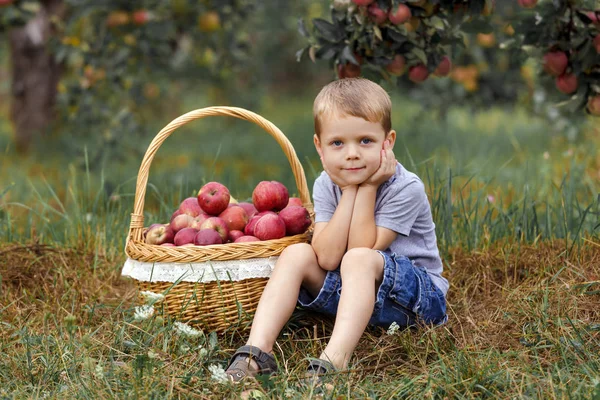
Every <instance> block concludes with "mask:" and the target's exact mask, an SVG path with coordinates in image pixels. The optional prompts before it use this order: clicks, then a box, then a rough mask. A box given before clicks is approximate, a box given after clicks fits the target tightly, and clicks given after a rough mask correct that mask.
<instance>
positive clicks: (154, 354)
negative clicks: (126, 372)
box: [148, 350, 158, 360]
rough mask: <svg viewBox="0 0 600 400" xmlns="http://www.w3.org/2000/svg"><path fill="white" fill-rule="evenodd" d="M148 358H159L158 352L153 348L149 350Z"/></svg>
mask: <svg viewBox="0 0 600 400" xmlns="http://www.w3.org/2000/svg"><path fill="white" fill-rule="evenodd" d="M148 358H149V359H151V360H153V359H155V358H158V353H155V352H153V351H152V350H148Z"/></svg>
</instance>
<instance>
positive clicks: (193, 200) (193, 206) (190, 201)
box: [179, 197, 204, 217]
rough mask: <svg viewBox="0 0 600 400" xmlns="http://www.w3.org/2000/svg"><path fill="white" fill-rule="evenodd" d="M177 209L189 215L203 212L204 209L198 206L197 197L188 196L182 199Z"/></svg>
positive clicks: (195, 215)
mask: <svg viewBox="0 0 600 400" xmlns="http://www.w3.org/2000/svg"><path fill="white" fill-rule="evenodd" d="M179 211H181V213H182V214H187V215H191V216H192V217H197V216H198V215H200V214H204V211H202V208H200V204H198V198H197V197H188V198H187V199H185V200H183V201H182V202H181V204H180V205H179Z"/></svg>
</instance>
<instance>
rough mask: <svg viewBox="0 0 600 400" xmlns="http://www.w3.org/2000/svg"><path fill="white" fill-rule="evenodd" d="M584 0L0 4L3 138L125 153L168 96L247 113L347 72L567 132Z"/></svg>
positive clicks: (588, 100) (582, 86)
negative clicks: (535, 117) (546, 121)
mask: <svg viewBox="0 0 600 400" xmlns="http://www.w3.org/2000/svg"><path fill="white" fill-rule="evenodd" d="M598 3H599V2H598V1H596V0H540V1H539V2H538V1H536V0H507V1H501V2H496V1H494V0H352V1H351V0H334V1H328V0H322V1H316V0H304V1H295V2H288V1H284V0H268V1H260V2H259V1H255V0H223V1H221V0H219V1H217V0H132V1H128V0H110V1H104V2H97V1H93V0H42V1H33V0H1V1H0V41H1V42H2V44H1V45H0V46H2V47H0V49H3V55H2V59H3V60H4V61H5V62H6V64H7V65H8V66H9V71H10V73H11V75H10V77H8V76H6V78H4V80H7V79H8V80H10V96H9V97H10V99H7V100H9V101H10V104H11V113H10V115H11V120H12V126H13V130H14V143H15V146H16V148H17V149H18V150H19V151H21V152H26V151H27V150H28V149H30V148H31V147H32V146H34V145H36V144H37V145H38V146H39V144H40V143H42V146H46V144H47V143H48V140H51V141H52V142H53V143H58V145H59V146H60V148H61V150H62V151H64V152H66V153H73V154H78V155H81V153H82V151H83V150H82V149H83V148H84V147H85V148H86V149H87V151H89V152H90V155H89V156H90V157H91V160H92V161H93V162H92V163H91V164H92V165H94V164H97V161H100V160H102V159H103V158H104V159H105V158H106V157H109V154H110V157H111V158H112V159H113V160H118V157H119V156H123V155H124V154H128V153H129V152H131V151H134V152H139V151H140V150H139V148H138V147H139V146H137V145H135V144H136V141H137V140H136V137H139V135H144V134H145V132H146V130H147V126H146V124H147V121H148V120H149V119H151V118H152V117H153V116H155V115H158V113H162V114H161V115H165V118H163V120H164V121H168V120H169V119H170V118H171V117H176V116H177V115H178V114H177V113H178V112H179V111H180V110H176V105H177V104H178V102H179V101H180V99H181V96H182V93H183V92H187V91H190V90H195V91H203V92H204V95H205V96H207V97H208V98H209V100H210V103H211V104H214V105H217V104H230V105H237V106H242V107H248V108H251V109H256V108H257V107H258V106H259V105H260V104H261V102H264V101H272V98H268V96H266V94H267V93H271V94H272V93H278V94H280V95H281V97H284V96H295V95H301V94H303V92H305V91H306V90H307V85H306V84H305V83H306V82H307V81H310V82H317V83H319V84H320V83H322V84H325V83H326V82H328V81H329V80H331V79H333V78H335V77H336V76H337V77H343V76H357V75H363V76H365V77H368V78H370V79H374V80H376V81H380V82H383V84H384V85H388V86H387V87H390V88H393V87H396V88H398V90H399V91H401V92H403V93H406V94H408V95H409V96H410V97H411V98H412V99H413V100H414V101H416V102H418V103H419V104H421V105H422V107H423V109H424V110H426V112H427V113H428V114H430V113H431V112H432V111H435V112H436V113H438V114H439V115H441V116H442V117H443V116H444V115H446V114H447V111H448V108H449V107H450V106H451V105H452V106H456V105H462V106H465V107H469V108H473V109H480V108H486V107H489V106H491V105H495V106H498V105H500V106H502V105H506V106H508V107H514V106H518V107H525V108H527V109H529V110H530V111H532V112H535V113H538V114H540V115H542V116H543V117H544V118H550V119H553V120H555V121H556V123H555V124H554V126H555V127H556V129H557V130H560V131H561V132H563V133H565V132H566V133H568V134H571V135H576V131H577V123H578V122H577V121H579V120H580V118H572V116H573V115H583V114H584V113H591V114H594V115H598V114H600V104H599V103H600V39H599V38H600V32H599V27H600V25H599V22H598V21H599V20H600V18H599V17H600V5H599V4H598ZM299 21H300V22H299ZM298 31H299V33H298ZM4 50H7V51H4ZM309 60H312V61H314V62H311V61H309ZM298 61H300V62H299V63H298ZM4 85H6V83H4ZM307 112H308V111H307ZM569 132H570V133H569Z"/></svg>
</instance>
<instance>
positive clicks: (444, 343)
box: [0, 240, 600, 398]
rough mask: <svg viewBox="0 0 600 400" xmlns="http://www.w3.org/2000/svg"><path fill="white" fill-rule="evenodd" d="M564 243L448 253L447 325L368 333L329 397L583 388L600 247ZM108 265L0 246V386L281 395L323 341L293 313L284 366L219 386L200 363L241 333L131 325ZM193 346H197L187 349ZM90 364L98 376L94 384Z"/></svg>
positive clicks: (319, 323) (325, 323) (592, 338)
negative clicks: (189, 334) (275, 373)
mask: <svg viewBox="0 0 600 400" xmlns="http://www.w3.org/2000/svg"><path fill="white" fill-rule="evenodd" d="M566 248H567V247H566V246H565V242H564V241H554V242H541V243H538V244H536V245H524V244H520V243H503V244H497V245H495V246H492V247H490V248H488V249H486V251H480V252H470V253H468V252H465V251H464V250H461V249H455V250H453V251H451V252H450V253H449V254H448V255H447V256H446V259H447V260H448V266H447V270H446V273H445V275H446V277H448V279H449V281H450V282H451V289H450V292H449V298H448V300H449V316H450V320H449V322H448V324H447V325H446V326H442V327H437V328H427V329H421V330H407V331H404V332H399V333H397V334H395V335H388V334H386V332H385V330H382V329H379V328H375V329H369V330H368V331H367V332H366V333H365V336H364V338H363V340H361V342H360V344H359V347H358V349H357V351H356V355H355V357H354V359H353V364H352V370H351V371H350V373H349V374H348V373H343V374H340V375H339V376H338V377H337V378H336V379H337V386H336V388H337V389H336V392H335V393H337V394H336V396H337V395H340V396H344V395H347V394H348V393H352V396H350V397H372V396H375V395H376V396H380V397H383V398H390V397H414V398H424V397H425V398H427V397H430V398H433V397H503V398H504V397H528V396H533V397H536V396H538V395H539V396H542V397H544V395H545V394H547V393H552V394H553V395H551V396H550V397H560V394H561V393H568V392H569V391H571V392H574V393H577V391H578V390H580V392H581V393H584V394H589V393H591V391H590V390H591V389H590V387H593V386H594V382H593V381H592V380H591V378H590V376H591V374H593V373H597V372H598V370H599V369H600V367H599V366H598V360H597V358H596V360H594V359H593V357H592V355H593V354H598V352H599V351H600V346H599V343H600V340H599V339H600V311H599V309H600V308H599V307H598V304H600V282H599V280H598V277H599V276H600V251H598V249H599V247H598V244H597V243H595V242H593V241H592V240H588V241H586V242H585V243H584V245H583V246H580V247H578V248H576V251H572V252H570V253H569V252H567V251H565V250H566ZM122 262H123V259H122V257H120V258H117V259H107V258H105V257H102V256H98V255H97V254H94V253H90V252H86V251H84V250H78V249H64V248H56V247H52V246H47V245H42V244H38V243H31V244H28V245H20V244H9V245H3V246H0V275H1V279H2V281H1V291H0V305H1V306H0V324H2V325H3V329H0V342H3V343H4V345H3V348H2V349H1V350H2V353H3V354H2V355H0V369H2V368H6V369H5V370H10V371H11V374H10V377H11V379H12V380H8V381H7V379H8V378H7V377H8V376H9V375H2V374H1V373H0V381H2V382H3V387H4V388H5V389H3V390H5V394H6V393H17V394H20V395H23V394H27V395H31V394H32V393H35V390H38V391H40V390H42V391H47V392H48V393H55V391H56V390H65V391H66V393H68V394H70V395H73V396H89V395H93V396H99V397H104V396H108V397H110V396H111V395H110V393H111V392H112V391H115V390H117V391H120V392H121V393H127V394H128V395H134V394H136V395H142V396H143V397H145V396H150V395H157V396H159V397H160V396H164V395H166V394H168V393H171V394H178V395H180V396H182V397H201V398H209V397H211V396H210V393H219V394H220V395H222V396H223V397H227V396H231V397H236V396H238V395H240V394H241V391H242V390H249V389H256V390H259V391H260V392H261V393H268V394H269V396H273V397H277V398H281V397H285V396H286V395H285V393H288V394H293V393H296V394H299V393H302V392H301V391H299V389H297V388H296V387H295V386H293V385H294V383H295V382H297V381H298V379H299V378H301V376H302V375H303V370H304V368H305V365H306V357H310V356H317V355H318V354H319V353H320V351H321V350H322V349H323V348H324V346H325V345H326V342H327V339H328V337H329V335H330V334H331V329H332V326H333V321H332V320H331V319H327V318H325V319H323V318H321V317H319V316H316V315H314V314H307V313H304V312H297V313H295V314H294V316H293V318H292V320H291V321H290V323H289V324H288V326H287V327H286V328H285V329H284V331H283V334H282V336H280V340H279V341H278V343H277V345H276V355H277V357H278V359H279V361H280V365H281V366H282V368H283V370H284V374H282V375H280V376H279V377H277V378H275V379H273V380H271V381H270V382H263V383H262V386H261V385H259V384H257V383H254V384H252V383H248V384H247V385H246V386H241V387H224V386H223V385H219V384H218V383H216V382H215V381H214V380H213V378H212V377H211V374H210V372H209V370H208V367H209V366H210V365H215V364H216V365H223V363H224V361H225V360H226V358H227V357H228V355H229V354H230V353H231V352H232V351H233V350H234V349H235V348H236V347H237V346H239V345H240V344H242V343H243V341H244V339H245V333H243V332H242V333H241V332H230V333H227V334H225V335H223V336H221V337H219V338H218V340H217V337H216V336H214V337H212V338H211V337H210V335H203V336H202V338H196V339H190V338H188V339H186V338H183V337H182V336H181V335H179V334H178V333H177V332H175V329H173V325H172V321H170V320H169V319H168V318H162V317H160V316H157V315H155V316H153V317H151V318H150V319H149V320H146V321H134V320H133V318H132V314H133V312H132V308H133V306H135V305H136V301H137V300H136V288H135V285H134V283H133V282H131V281H129V280H126V279H123V278H121V277H120V268H121V265H122ZM32 338H34V339H35V340H33V339H32ZM36 343H37V344H36ZM49 343H50V344H49ZM57 343H62V345H63V346H64V348H68V349H69V350H68V351H69V352H67V353H64V354H70V355H69V356H68V357H67V358H69V359H70V361H69V362H68V363H66V362H64V361H63V363H62V364H61V363H60V362H58V361H57V362H56V363H55V364H52V366H50V364H49V363H48V360H49V359H52V357H53V356H54V352H56V351H57V350H56V349H57V347H56V345H57ZM200 348H205V349H207V353H205V354H204V355H203V356H201V355H199V350H198V349H200ZM64 354H62V355H61V358H64V357H65V355H64ZM74 354H78V356H77V357H76V356H75V355H74ZM57 357H58V356H57ZM107 363H108V364H107ZM98 365H104V371H105V375H104V376H107V377H108V376H109V377H110V379H109V378H106V379H104V380H102V381H98V379H100V378H98V374H96V373H95V372H94V371H96V370H95V369H94V368H97V366H98ZM107 365H108V366H107ZM115 366H118V368H116V367H115ZM64 371H66V372H64ZM557 371H559V372H557ZM561 371H562V372H561ZM96 372H97V371H96ZM61 374H62V375H61ZM65 374H66V375H65ZM561 374H563V375H564V377H563V376H561ZM42 377H43V380H42ZM563 379H565V381H564V382H563ZM390 382H391V383H390ZM573 385H575V388H574V387H573ZM577 385H579V386H577ZM36 388H37V389H36ZM61 388H62V389H61ZM201 388H204V391H202V389H201ZM267 389H268V390H267ZM286 390H287V391H288V392H286ZM598 390H600V386H598ZM1 394H3V393H2V392H1V391H0V395H1ZM305 394H306V393H303V394H302V395H300V394H299V396H301V397H302V396H304V395H305Z"/></svg>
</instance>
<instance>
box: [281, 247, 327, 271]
mask: <svg viewBox="0 0 600 400" xmlns="http://www.w3.org/2000/svg"><path fill="white" fill-rule="evenodd" d="M316 259H317V256H316V255H315V251H314V250H313V248H312V246H311V245H310V244H308V243H296V244H292V245H290V246H288V247H286V248H285V249H283V252H282V253H281V255H280V256H279V260H280V262H277V264H276V266H275V267H276V268H277V267H280V268H281V267H289V268H293V269H295V270H298V269H302V268H303V267H304V266H306V265H308V264H311V263H315V262H316Z"/></svg>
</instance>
